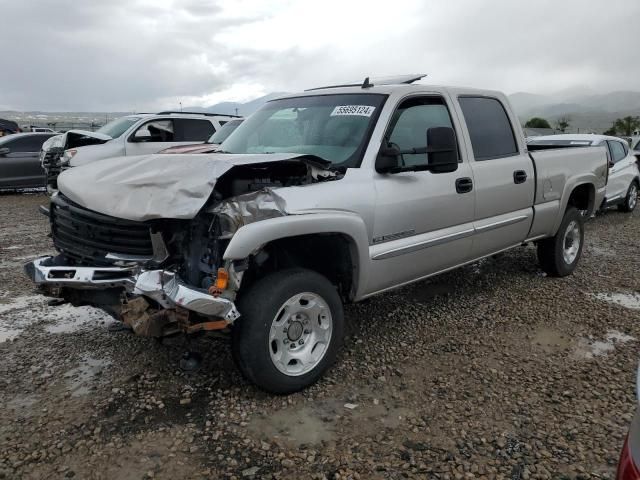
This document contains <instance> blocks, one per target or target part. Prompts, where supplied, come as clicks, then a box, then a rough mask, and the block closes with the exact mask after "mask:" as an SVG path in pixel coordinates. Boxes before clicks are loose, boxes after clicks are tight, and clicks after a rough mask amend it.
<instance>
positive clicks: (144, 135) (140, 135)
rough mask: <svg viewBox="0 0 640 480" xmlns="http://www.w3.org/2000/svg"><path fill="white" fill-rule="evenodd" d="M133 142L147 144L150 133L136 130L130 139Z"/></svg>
mask: <svg viewBox="0 0 640 480" xmlns="http://www.w3.org/2000/svg"><path fill="white" fill-rule="evenodd" d="M131 140H132V141H134V142H148V141H149V140H151V133H149V131H148V130H143V129H140V130H136V133H134V134H133V138H132V139H131Z"/></svg>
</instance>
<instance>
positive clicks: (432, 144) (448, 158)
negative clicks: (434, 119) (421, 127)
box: [427, 127, 458, 173]
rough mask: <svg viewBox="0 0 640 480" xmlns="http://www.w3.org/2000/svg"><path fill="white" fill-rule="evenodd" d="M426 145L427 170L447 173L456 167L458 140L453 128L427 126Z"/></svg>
mask: <svg viewBox="0 0 640 480" xmlns="http://www.w3.org/2000/svg"><path fill="white" fill-rule="evenodd" d="M427 145H428V147H427V153H428V156H427V158H428V163H427V168H428V170H430V171H432V172H433V173H448V172H455V171H456V170H457V169H458V142H456V132H455V131H454V130H453V128H450V127H432V128H428V129H427Z"/></svg>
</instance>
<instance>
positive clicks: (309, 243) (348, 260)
mask: <svg viewBox="0 0 640 480" xmlns="http://www.w3.org/2000/svg"><path fill="white" fill-rule="evenodd" d="M293 267H299V268H306V269H309V270H313V271H315V272H317V273H319V274H320V275H323V276H324V277H326V278H328V279H329V281H330V282H331V283H333V284H334V285H335V286H336V288H337V289H338V292H339V293H340V296H341V297H342V298H343V299H344V300H351V299H353V297H354V296H355V292H356V287H357V285H356V284H357V282H356V279H357V268H358V266H357V250H356V246H355V243H354V242H353V240H352V239H351V238H350V237H348V236H347V235H344V234H341V233H323V234H312V235H299V236H295V237H288V238H281V239H278V240H274V241H272V242H270V243H268V244H266V245H265V246H264V247H263V248H262V249H261V250H260V252H258V253H257V254H256V255H253V256H252V258H251V262H250V267H249V270H248V271H247V272H246V273H245V276H244V278H243V280H242V287H243V288H244V287H246V284H251V283H253V282H255V281H256V280H258V279H259V278H262V277H264V276H265V275H267V274H269V273H272V272H275V271H278V270H282V269H285V268H293Z"/></svg>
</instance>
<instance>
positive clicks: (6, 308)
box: [0, 295, 46, 313]
mask: <svg viewBox="0 0 640 480" xmlns="http://www.w3.org/2000/svg"><path fill="white" fill-rule="evenodd" d="M45 300H46V297H45V296H43V295H23V296H20V297H14V298H11V299H9V301H4V300H3V301H0V313H5V312H10V311H12V310H24V309H25V308H29V307H33V306H34V305H37V304H43V303H44V301H45Z"/></svg>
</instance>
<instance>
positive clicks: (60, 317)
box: [0, 295, 111, 343]
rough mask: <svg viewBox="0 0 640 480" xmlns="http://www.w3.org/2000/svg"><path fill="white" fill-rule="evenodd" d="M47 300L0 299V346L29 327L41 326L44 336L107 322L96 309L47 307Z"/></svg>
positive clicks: (69, 305) (31, 298) (38, 297)
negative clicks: (44, 332) (45, 333)
mask: <svg viewBox="0 0 640 480" xmlns="http://www.w3.org/2000/svg"><path fill="white" fill-rule="evenodd" d="M47 300H48V299H47V297H45V296H42V295H26V296H20V297H13V298H11V297H9V296H4V295H2V296H0V343H2V342H6V341H7V340H12V339H14V338H16V337H18V336H19V335H20V334H21V333H22V332H23V331H24V330H25V329H26V328H27V326H29V325H33V324H42V325H43V327H44V330H45V331H46V332H47V333H51V334H61V333H62V334H63V333H73V332H77V331H80V330H82V329H85V328H94V327H96V326H98V325H101V324H102V323H104V322H109V321H111V317H110V316H109V315H108V314H107V313H105V312H104V311H102V310H100V309H99V308H94V307H89V306H82V307H74V306H72V305H71V304H64V305H60V306H55V307H49V306H47V305H46V302H47Z"/></svg>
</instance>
